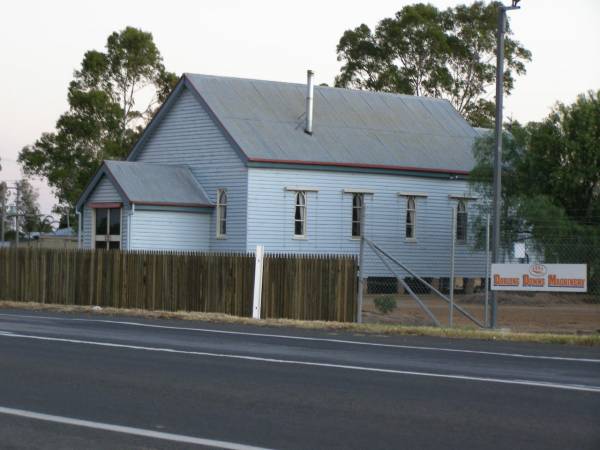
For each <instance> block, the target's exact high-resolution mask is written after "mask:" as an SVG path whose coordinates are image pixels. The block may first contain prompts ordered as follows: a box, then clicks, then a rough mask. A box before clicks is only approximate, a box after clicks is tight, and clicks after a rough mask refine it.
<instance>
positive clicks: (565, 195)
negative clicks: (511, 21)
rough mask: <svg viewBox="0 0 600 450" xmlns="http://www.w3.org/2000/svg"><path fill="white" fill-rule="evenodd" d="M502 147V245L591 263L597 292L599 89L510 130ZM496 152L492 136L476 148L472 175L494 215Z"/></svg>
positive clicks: (599, 280) (484, 209)
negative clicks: (520, 243) (525, 244)
mask: <svg viewBox="0 0 600 450" xmlns="http://www.w3.org/2000/svg"><path fill="white" fill-rule="evenodd" d="M503 144H504V145H503V149H502V150H503V151H502V162H503V164H502V214H501V228H502V235H501V240H502V244H503V247H504V248H506V249H509V248H510V245H511V243H512V242H515V241H516V240H523V239H525V240H529V242H531V243H533V244H534V246H535V247H536V248H537V250H538V252H540V253H541V254H543V255H544V257H545V259H546V260H547V261H549V262H555V261H559V262H586V263H587V264H588V265H589V266H590V277H591V278H590V285H592V283H594V285H595V286H600V251H598V249H599V248H600V90H599V91H597V92H592V91H590V92H588V93H586V94H582V95H580V96H579V97H578V98H577V100H576V101H575V102H574V103H573V104H571V105H565V104H562V103H558V104H557V105H556V106H555V108H554V109H553V110H552V112H551V113H550V114H549V115H548V117H546V118H545V119H544V120H543V121H541V122H531V123H528V124H527V125H526V126H521V125H520V124H518V123H514V124H511V126H510V133H505V135H504V139H503ZM493 151H494V138H493V135H492V134H491V133H490V134H488V135H485V136H483V137H482V138H481V139H479V140H478V141H477V142H476V143H475V146H474V154H475V159H476V161H477V164H476V166H475V168H474V169H473V171H472V172H471V175H470V177H471V182H472V185H473V187H474V189H475V190H476V191H478V192H479V193H480V194H481V196H482V198H483V202H482V212H489V211H490V208H489V206H490V204H491V197H492V191H491V180H492V155H493ZM478 220H480V221H481V219H478ZM481 225H482V224H481V223H476V224H475V228H476V230H478V231H479V233H480V234H481V232H482V226H481ZM480 240H481V239H480Z"/></svg>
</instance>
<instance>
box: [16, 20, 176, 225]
mask: <svg viewBox="0 0 600 450" xmlns="http://www.w3.org/2000/svg"><path fill="white" fill-rule="evenodd" d="M176 82H177V77H176V76H175V75H174V74H173V73H171V72H168V71H166V69H165V67H164V65H163V62H162V57H161V55H160V52H159V51H158V49H157V47H156V45H155V43H154V40H153V38H152V34H150V33H147V32H144V31H142V30H139V29H136V28H132V27H127V28H125V29H124V30H122V31H120V32H118V33H117V32H115V33H112V34H111V35H110V36H109V37H108V40H107V43H106V49H105V51H104V52H100V51H96V50H90V51H88V52H86V53H85V55H84V58H83V61H82V63H81V67H80V69H79V70H77V71H75V74H74V79H73V81H72V82H71V83H70V85H69V90H68V96H67V99H68V103H69V110H68V111H67V112H65V113H64V114H63V115H61V116H60V118H59V119H58V121H57V123H56V131H54V132H49V133H44V134H42V135H41V136H40V138H39V139H38V140H37V141H36V142H35V143H34V144H33V145H30V146H26V147H24V148H23V149H22V150H21V152H20V154H19V162H20V163H21V165H22V167H23V169H24V171H25V173H26V174H28V175H37V176H42V177H44V178H46V179H47V180H48V184H49V185H50V186H51V187H52V188H53V189H54V192H55V193H56V195H57V197H58V201H59V206H60V207H62V208H63V209H64V208H65V207H69V208H68V210H69V211H70V214H73V213H74V204H75V202H76V201H77V198H78V197H79V195H80V194H81V192H82V191H83V189H84V187H85V186H86V184H87V183H88V182H89V180H90V179H91V177H92V176H93V174H94V173H95V172H96V170H97V169H98V167H99V166H100V164H101V162H102V160H104V159H123V158H124V157H125V156H126V155H127V153H128V152H129V150H130V149H131V147H132V145H133V144H134V143H135V141H136V140H137V138H138V137H139V135H140V133H141V131H142V128H143V126H144V125H145V124H146V123H147V122H148V120H149V119H150V118H151V116H152V115H153V113H154V112H155V110H156V108H157V106H158V104H160V103H161V102H162V101H164V99H165V98H166V96H167V95H168V93H169V92H170V90H171V89H172V88H173V86H174V85H175V84H176ZM148 99H149V100H148ZM144 100H146V101H144ZM71 219H72V220H71V222H72V223H75V217H72V218H71Z"/></svg>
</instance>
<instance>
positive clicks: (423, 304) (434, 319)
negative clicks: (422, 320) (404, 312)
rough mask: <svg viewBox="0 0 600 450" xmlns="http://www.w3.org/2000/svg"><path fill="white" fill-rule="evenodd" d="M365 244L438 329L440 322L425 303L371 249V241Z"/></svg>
mask: <svg viewBox="0 0 600 450" xmlns="http://www.w3.org/2000/svg"><path fill="white" fill-rule="evenodd" d="M365 242H366V243H367V244H368V245H369V246H370V247H371V248H372V249H373V251H374V252H375V254H376V255H377V256H378V257H379V259H381V262H382V263H383V264H384V265H385V266H386V267H387V269H388V270H389V271H390V272H392V273H393V274H394V275H396V278H397V279H398V281H399V282H400V284H402V286H403V287H404V289H406V291H407V292H408V293H409V295H410V296H411V297H412V298H413V300H414V301H415V302H417V305H419V306H420V307H421V309H422V310H423V312H424V313H425V314H427V315H428V316H429V318H430V319H431V321H432V322H433V323H434V324H435V325H436V326H438V327H439V326H441V325H440V322H439V321H438V320H437V319H436V317H435V315H434V314H433V312H431V310H430V309H429V308H428V307H427V305H426V304H425V303H423V302H422V301H421V299H420V298H419V297H418V296H417V294H415V293H414V292H413V290H412V289H411V288H410V286H409V285H408V284H407V283H406V281H404V279H403V278H402V277H401V276H400V275H398V274H397V273H396V271H395V270H394V269H392V267H391V266H390V264H389V263H388V262H387V261H386V260H385V259H384V258H383V256H382V255H381V254H380V253H379V252H378V251H377V249H376V248H375V247H373V244H372V243H371V241H369V240H365Z"/></svg>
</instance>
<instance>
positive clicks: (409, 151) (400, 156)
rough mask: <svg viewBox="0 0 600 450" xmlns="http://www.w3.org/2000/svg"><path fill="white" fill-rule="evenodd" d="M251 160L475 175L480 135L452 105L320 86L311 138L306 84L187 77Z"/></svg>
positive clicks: (428, 99)
mask: <svg viewBox="0 0 600 450" xmlns="http://www.w3.org/2000/svg"><path fill="white" fill-rule="evenodd" d="M185 77H186V78H187V79H188V80H189V81H190V83H191V85H192V86H193V87H194V89H196V91H197V92H198V93H199V94H200V95H201V96H202V98H203V99H204V100H205V101H206V103H207V104H208V106H209V107H210V109H211V110H212V111H213V113H214V114H215V115H216V116H217V118H218V119H219V120H220V121H221V123H222V124H223V126H224V127H225V129H226V130H227V131H228V132H229V134H230V135H231V137H232V138H233V139H234V140H235V142H236V143H237V144H238V145H239V146H240V148H241V149H242V151H243V152H244V153H245V154H246V156H247V157H248V158H249V159H250V160H272V161H299V162H310V163H318V162H321V163H328V164H353V165H361V164H364V165H377V166H390V167H406V168H411V167H412V168H419V169H434V170H442V171H443V170H449V171H469V170H471V169H472V168H473V166H474V163H475V161H474V159H473V153H472V145H473V141H474V139H475V138H476V137H477V136H478V133H477V131H476V130H475V129H473V128H472V127H471V126H470V125H469V124H468V123H467V121H466V120H464V119H463V118H462V117H461V116H460V114H459V113H458V112H457V111H456V110H455V109H454V107H453V106H452V105H451V104H450V103H449V102H447V101H446V100H440V99H434V98H429V97H415V96H409V95H400V94H390V93H383V92H371V91H358V90H351V89H340V88H330V87H321V86H315V92H314V125H313V127H314V128H313V134H312V136H311V135H308V134H306V133H305V132H304V112H305V111H304V108H305V101H306V100H305V96H306V86H305V85H304V84H295V83H283V82H275V81H262V80H251V79H244V78H231V77H219V76H210V75H197V74H186V75H185Z"/></svg>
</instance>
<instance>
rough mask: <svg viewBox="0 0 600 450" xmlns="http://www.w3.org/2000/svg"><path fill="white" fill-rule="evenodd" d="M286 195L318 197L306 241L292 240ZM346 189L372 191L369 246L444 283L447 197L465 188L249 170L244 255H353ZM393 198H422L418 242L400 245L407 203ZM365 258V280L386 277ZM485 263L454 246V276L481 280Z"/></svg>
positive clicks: (441, 182)
mask: <svg viewBox="0 0 600 450" xmlns="http://www.w3.org/2000/svg"><path fill="white" fill-rule="evenodd" d="M286 187H306V188H315V189H318V192H310V191H308V192H307V238H306V239H305V240H303V239H294V236H293V234H294V228H293V226H294V222H293V217H294V198H295V192H293V191H289V190H287V189H286ZM344 189H360V190H371V191H374V195H368V194H367V195H365V199H366V203H367V210H366V211H367V218H366V222H367V225H366V236H367V237H368V238H370V239H372V240H373V241H374V242H376V243H377V244H378V245H380V246H381V247H383V248H384V249H385V250H386V251H388V252H390V253H391V254H392V255H393V256H394V257H397V258H399V259H401V261H402V262H403V263H406V264H407V266H409V267H410V268H411V269H413V270H415V271H416V272H417V273H418V274H420V275H422V276H431V277H446V276H448V271H449V257H450V244H451V239H450V233H451V230H450V223H451V217H452V207H453V206H454V205H456V203H457V200H454V199H450V198H449V194H461V195H465V194H466V195H468V191H469V186H468V182H467V181H464V180H450V179H448V178H446V179H436V178H425V177H410V176H397V175H383V174H360V173H345V172H333V171H330V172H328V171H317V170H292V169H263V168H260V169H259V168H250V169H249V175H248V247H247V248H248V250H252V249H254V248H255V246H256V245H257V244H262V245H264V246H265V250H266V251H267V252H295V253H296V252H298V253H345V254H358V249H359V241H358V240H357V239H352V237H351V223H352V194H350V193H344V192H343V190H344ZM399 192H412V193H425V194H427V197H417V198H416V203H417V231H416V233H417V236H416V237H417V239H416V242H407V241H406V240H405V217H406V197H403V196H399V195H398V193H399ZM467 205H470V206H469V212H470V219H471V220H472V219H473V215H474V214H475V208H474V206H473V203H472V202H467ZM471 241H472V239H471ZM367 255H368V257H369V262H368V264H367V272H368V275H380V276H391V274H390V273H389V271H387V270H385V269H383V266H382V265H381V263H380V262H379V260H378V259H377V258H376V256H375V255H374V254H373V253H372V252H370V251H368V252H367ZM483 263H484V255H483V254H482V253H481V252H476V251H474V250H473V247H472V246H471V244H458V245H457V246H456V275H457V276H465V277H468V276H481V275H482V269H481V267H482V265H483Z"/></svg>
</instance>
